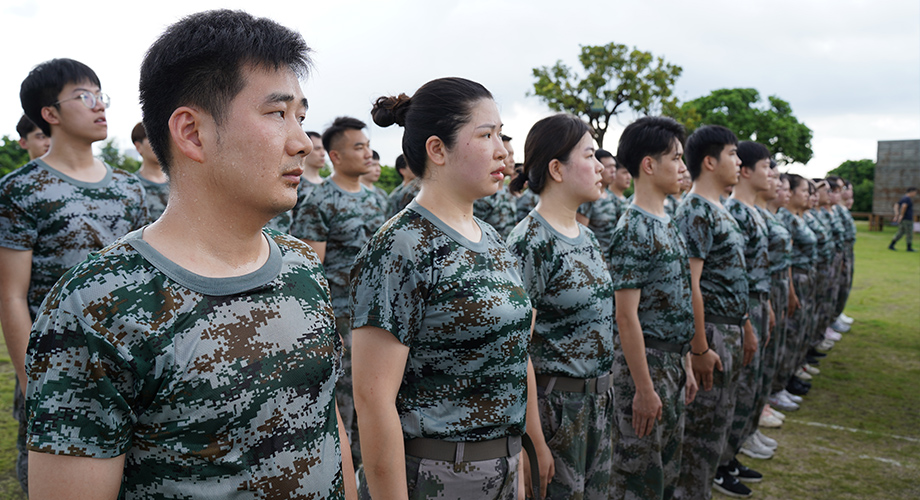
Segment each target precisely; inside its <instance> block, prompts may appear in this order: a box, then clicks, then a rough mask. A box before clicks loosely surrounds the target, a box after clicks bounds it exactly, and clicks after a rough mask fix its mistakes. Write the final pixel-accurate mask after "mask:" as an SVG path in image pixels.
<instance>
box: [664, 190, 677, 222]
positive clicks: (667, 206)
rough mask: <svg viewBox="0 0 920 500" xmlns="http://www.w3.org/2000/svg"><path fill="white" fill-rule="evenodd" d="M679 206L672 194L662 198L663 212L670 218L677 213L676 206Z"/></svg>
mask: <svg viewBox="0 0 920 500" xmlns="http://www.w3.org/2000/svg"><path fill="white" fill-rule="evenodd" d="M679 206H680V201H678V200H677V197H676V196H674V195H673V194H669V195H667V196H666V197H665V198H664V212H665V213H666V214H668V216H670V217H671V218H674V216H675V215H677V207H679Z"/></svg>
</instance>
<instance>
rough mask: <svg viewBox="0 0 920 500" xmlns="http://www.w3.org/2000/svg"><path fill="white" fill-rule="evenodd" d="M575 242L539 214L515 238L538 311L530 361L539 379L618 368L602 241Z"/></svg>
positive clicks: (511, 238)
mask: <svg viewBox="0 0 920 500" xmlns="http://www.w3.org/2000/svg"><path fill="white" fill-rule="evenodd" d="M579 229H580V232H579V234H578V236H576V237H574V238H570V237H567V236H564V235H562V234H560V233H559V232H558V231H556V230H555V229H553V227H552V226H550V225H549V223H548V222H546V220H545V219H544V218H543V217H542V216H541V215H540V214H539V213H537V212H536V210H535V211H533V212H530V215H529V216H527V217H526V218H525V219H524V220H523V221H521V222H520V223H519V224H518V225H517V226H515V228H514V229H512V230H511V234H510V235H508V243H507V245H508V250H510V251H511V253H512V254H514V255H515V257H517V264H518V269H520V272H521V277H522V278H523V280H524V289H525V290H527V294H528V295H529V296H530V300H531V302H532V303H533V308H534V309H536V310H537V321H536V323H535V324H534V331H533V336H532V337H531V339H530V359H531V361H532V362H533V366H534V370H535V371H536V373H538V374H545V375H562V376H565V377H575V378H593V377H599V376H602V375H606V374H607V373H610V370H611V368H612V367H613V288H611V280H610V273H608V272H607V264H606V263H605V261H604V257H603V255H602V253H601V249H600V247H599V246H598V243H597V239H596V238H595V237H594V235H593V234H591V231H589V230H588V229H587V228H586V227H584V226H581V225H579Z"/></svg>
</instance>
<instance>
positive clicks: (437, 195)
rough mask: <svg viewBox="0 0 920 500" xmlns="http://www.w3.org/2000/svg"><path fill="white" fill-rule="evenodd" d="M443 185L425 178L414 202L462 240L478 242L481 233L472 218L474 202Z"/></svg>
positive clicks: (435, 179)
mask: <svg viewBox="0 0 920 500" xmlns="http://www.w3.org/2000/svg"><path fill="white" fill-rule="evenodd" d="M445 184H446V183H445V182H444V181H441V180H439V179H437V178H435V177H432V178H427V179H426V180H425V182H422V183H421V184H420V185H421V189H420V190H419V193H418V195H416V197H415V202H416V203H418V204H419V205H421V206H422V207H424V208H425V209H426V210H428V211H429V212H431V213H432V215H434V216H435V217H437V218H438V219H440V220H441V222H443V223H444V224H447V226H449V227H450V228H451V229H453V230H455V231H457V232H458V233H460V234H461V235H463V237H464V238H466V239H468V240H470V241H474V242H478V241H480V240H481V239H482V231H481V230H480V228H479V224H477V223H476V220H475V218H474V217H473V203H474V202H475V201H476V200H475V199H470V198H468V197H465V196H463V195H462V194H461V193H459V192H457V190H456V189H452V188H451V186H448V185H445Z"/></svg>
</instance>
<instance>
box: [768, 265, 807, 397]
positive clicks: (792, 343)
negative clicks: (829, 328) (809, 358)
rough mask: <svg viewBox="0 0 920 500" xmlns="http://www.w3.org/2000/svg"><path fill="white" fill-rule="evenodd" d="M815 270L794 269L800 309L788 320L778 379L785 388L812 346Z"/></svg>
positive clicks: (793, 277)
mask: <svg viewBox="0 0 920 500" xmlns="http://www.w3.org/2000/svg"><path fill="white" fill-rule="evenodd" d="M815 274H816V273H815V270H814V269H811V270H807V271H806V270H801V269H796V268H793V271H792V285H793V287H794V288H795V295H796V296H797V297H798V298H799V308H798V309H796V310H795V311H794V312H793V313H792V314H791V315H790V316H789V317H788V318H787V319H786V332H787V337H786V346H787V347H786V352H785V353H784V355H783V356H782V362H781V364H780V366H779V368H778V370H779V375H777V377H778V378H780V379H781V381H782V384H783V387H784V388H785V387H786V382H788V381H789V377H791V376H792V375H793V374H795V370H796V369H798V368H799V367H800V366H802V363H804V362H805V355H806V353H807V352H808V348H809V347H810V346H811V332H812V331H813V329H814V322H815V283H816V279H815Z"/></svg>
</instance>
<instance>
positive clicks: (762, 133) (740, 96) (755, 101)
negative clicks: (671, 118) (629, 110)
mask: <svg viewBox="0 0 920 500" xmlns="http://www.w3.org/2000/svg"><path fill="white" fill-rule="evenodd" d="M680 107H681V113H682V114H681V115H680V116H677V117H676V118H677V119H678V120H681V121H682V122H683V123H684V126H685V127H686V128H687V131H688V133H689V132H692V131H693V130H695V129H696V128H698V127H699V126H700V125H704V124H705V125H722V126H724V127H727V128H728V129H730V130H731V131H732V132H734V133H735V135H737V136H738V139H739V140H742V141H756V142H759V143H761V144H763V145H765V146H767V147H768V148H770V152H771V153H773V155H774V156H775V158H776V161H777V162H779V163H781V164H785V163H795V162H797V163H803V164H805V163H808V162H809V161H810V160H811V158H812V157H813V156H814V152H813V151H812V150H811V138H812V131H811V129H810V128H808V127H807V126H806V125H805V124H804V123H800V122H799V120H798V119H797V118H796V117H795V116H794V115H793V114H792V107H791V106H790V105H789V103H788V102H786V101H784V100H782V99H780V98H779V97H777V96H770V97H768V98H767V101H766V102H765V103H764V102H762V101H761V99H760V93H759V92H757V90H755V89H719V90H714V91H712V92H711V93H710V94H709V95H706V96H703V97H699V98H697V99H694V100H692V101H687V102H685V103H683V104H682V105H681V106H680ZM697 116H698V117H699V120H698V121H697V120H696V117H697Z"/></svg>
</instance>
